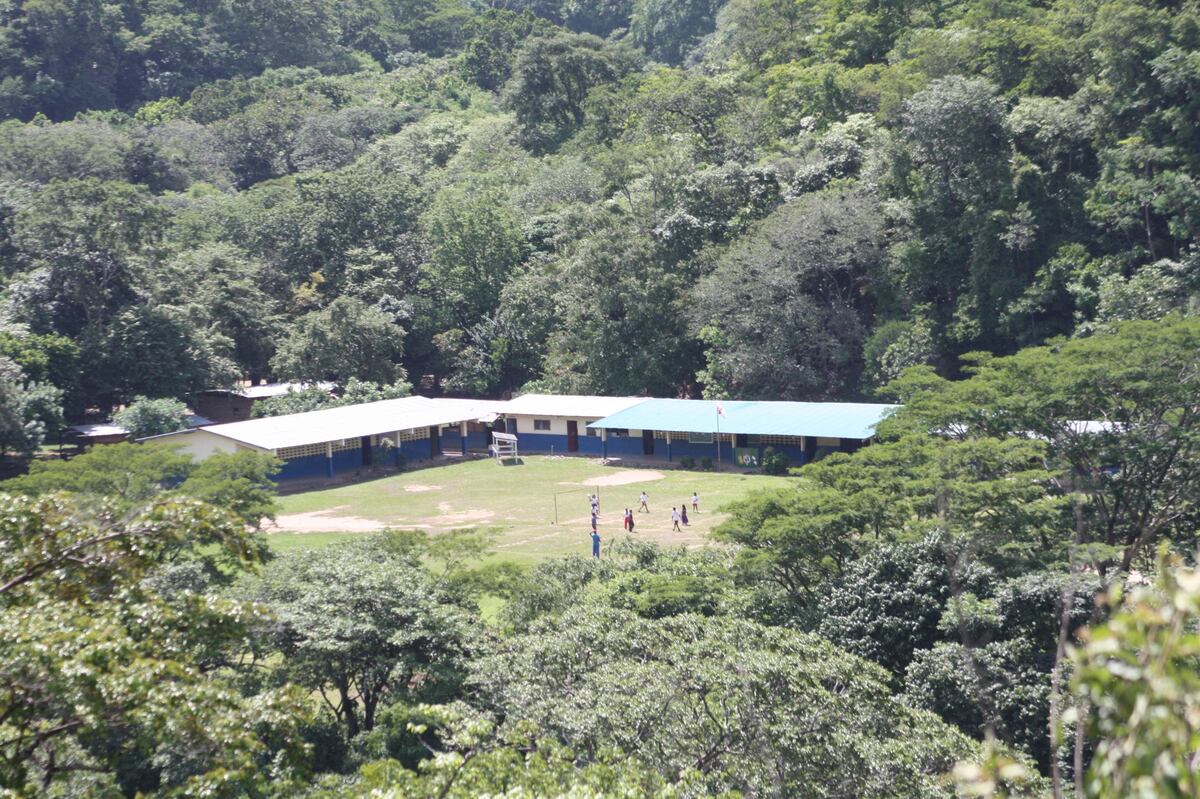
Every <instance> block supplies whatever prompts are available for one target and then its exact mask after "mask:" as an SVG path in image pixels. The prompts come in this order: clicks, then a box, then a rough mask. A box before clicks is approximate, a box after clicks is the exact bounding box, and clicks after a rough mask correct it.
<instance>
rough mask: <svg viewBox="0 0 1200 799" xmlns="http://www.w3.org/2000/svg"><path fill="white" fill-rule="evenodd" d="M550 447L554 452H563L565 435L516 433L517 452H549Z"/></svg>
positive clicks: (564, 450) (565, 447)
mask: <svg viewBox="0 0 1200 799" xmlns="http://www.w3.org/2000/svg"><path fill="white" fill-rule="evenodd" d="M551 447H553V448H554V453H555V454H556V455H557V454H559V453H565V452H566V451H567V437H566V436H554V435H550V434H549V433H518V434H517V451H518V452H530V453H533V452H549V451H550V449H551Z"/></svg>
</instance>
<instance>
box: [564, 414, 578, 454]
mask: <svg viewBox="0 0 1200 799" xmlns="http://www.w3.org/2000/svg"><path fill="white" fill-rule="evenodd" d="M578 451H579V422H577V421H575V420H574V419H568V420H567V452H578Z"/></svg>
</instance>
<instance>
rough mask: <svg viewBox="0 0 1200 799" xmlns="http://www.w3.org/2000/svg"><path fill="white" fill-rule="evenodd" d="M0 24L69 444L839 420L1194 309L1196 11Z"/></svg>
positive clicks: (30, 240)
mask: <svg viewBox="0 0 1200 799" xmlns="http://www.w3.org/2000/svg"><path fill="white" fill-rule="evenodd" d="M2 19H3V36H2V41H3V48H2V50H0V73H2V78H0V107H2V108H3V109H4V111H5V113H6V114H7V116H8V117H9V120H8V121H7V122H4V123H3V124H2V125H0V180H2V183H0V218H2V220H3V225H0V254H2V255H0V258H2V260H0V263H2V267H3V277H2V278H0V280H2V281H3V296H4V314H5V316H6V318H7V323H6V331H7V332H5V333H4V334H3V341H2V342H0V350H2V351H3V352H4V353H5V355H6V356H7V357H8V358H10V359H11V360H13V361H15V363H16V367H15V368H19V369H21V370H23V376H24V379H25V380H26V381H30V380H32V381H36V382H37V383H38V384H41V385H42V386H43V388H47V389H48V388H49V386H50V385H53V386H56V387H57V388H58V389H61V390H62V391H64V392H65V393H66V397H65V405H66V408H67V411H68V415H75V414H78V412H79V411H80V410H81V409H83V408H84V407H98V408H100V409H101V410H103V409H105V408H108V407H110V406H113V405H117V404H120V403H122V402H127V401H129V400H130V399H131V398H133V397H135V396H138V395H146V396H152V397H153V396H178V397H183V396H184V395H185V394H186V393H187V392H189V391H191V390H195V389H197V388H201V387H210V386H214V385H219V384H225V383H229V382H230V381H233V380H235V379H237V378H239V377H255V378H260V377H265V376H268V375H269V376H273V377H278V378H302V379H318V378H320V379H327V378H332V379H338V380H345V379H347V378H349V377H358V378H361V379H365V380H369V381H372V382H383V383H390V382H393V381H395V380H397V379H399V378H402V377H403V376H404V372H407V375H408V376H409V378H410V379H412V380H416V379H419V378H422V377H425V376H432V379H433V380H435V381H436V382H437V383H439V384H441V385H442V386H443V387H444V389H445V390H447V391H450V392H459V393H470V394H476V395H485V394H486V395H497V394H500V393H503V392H507V391H512V390H515V389H518V388H520V387H521V386H523V385H525V384H527V383H529V382H530V381H537V384H538V385H540V386H543V387H546V388H549V389H552V390H556V391H578V392H591V393H616V394H633V393H650V394H655V395H666V396H675V395H691V396H697V395H700V394H705V395H708V396H735V397H743V398H771V399H821V398H851V397H854V396H859V395H866V394H870V393H871V392H872V391H873V390H874V389H876V388H877V387H878V386H880V385H882V384H883V383H885V382H886V381H887V380H889V379H891V378H893V377H895V376H897V375H898V374H899V373H900V371H901V370H902V369H903V368H904V367H906V366H909V365H913V364H922V363H928V364H932V365H934V366H935V367H936V368H937V369H938V370H939V371H940V372H942V373H943V374H953V373H954V372H955V370H956V368H957V367H956V364H957V356H958V355H960V354H962V353H964V352H968V351H972V350H977V349H982V350H988V351H992V352H999V353H1005V352H1011V351H1014V350H1015V349H1016V348H1018V347H1020V346H1024V345H1029V344H1035V343H1039V342H1041V341H1043V340H1045V339H1046V338H1047V337H1051V336H1056V335H1062V334H1066V335H1071V334H1075V333H1086V332H1087V331H1090V330H1092V329H1094V328H1095V327H1096V326H1097V325H1104V324H1108V323H1110V322H1112V321H1114V320H1122V319H1133V318H1157V317H1160V316H1162V315H1163V314H1165V313H1167V312H1169V311H1172V310H1183V311H1185V312H1186V311H1189V310H1191V309H1192V308H1193V307H1194V301H1195V296H1196V292H1197V284H1198V278H1197V261H1196V255H1195V254H1194V252H1193V251H1192V250H1191V245H1192V244H1193V243H1194V240H1195V237H1196V234H1197V226H1198V225H1200V221H1198V220H1200V187H1198V185H1197V181H1196V174H1197V165H1198V163H1197V159H1198V158H1200V143H1198V141H1197V138H1196V137H1197V135H1198V134H1197V130H1200V125H1198V123H1200V116H1198V114H1200V105H1198V103H1200V100H1197V98H1198V97H1200V61H1198V60H1197V55H1196V50H1195V48H1196V46H1197V38H1198V37H1200V23H1198V20H1200V17H1198V14H1197V10H1196V7H1195V6H1194V5H1193V4H1172V3H1157V4H1156V3H1151V2H1143V3H1137V2H1129V1H1127V0H1121V1H1120V2H1110V3H1104V4H1097V3H1090V4H1089V3H1080V2H1077V1H1076V0H1061V1H1060V2H1056V3H1053V4H1040V3H1038V4H1035V3H1022V2H1005V3H981V2H962V3H957V2H940V3H888V4H875V3H866V2H855V1H853V0H851V1H850V2H840V1H838V2H835V1H834V0H811V2H809V1H805V2H798V1H797V0H785V1H783V2H781V1H780V0H731V1H730V2H728V3H727V4H725V5H723V6H716V5H714V4H712V3H709V2H702V1H700V0H689V2H666V1H665V0H636V2H633V3H632V4H630V3H628V2H624V0H615V1H612V2H604V3H600V2H597V3H594V4H592V3H588V2H580V1H579V0H567V2H565V3H563V4H562V5H557V4H555V3H554V2H542V1H541V0H530V2H529V3H528V4H522V2H521V1H520V0H512V2H510V3H508V4H507V5H505V6H503V7H494V8H478V7H474V6H468V5H464V4H460V3H458V2H456V0H440V1H439V2H427V3H419V2H404V3H402V2H394V1H393V0H354V1H353V2H333V0H256V2H252V3H250V2H245V3H244V2H198V3H182V2H170V1H164V2H159V1H158V0H155V1H154V2H149V1H148V0H128V1H127V2H120V3H106V4H101V3H98V2H92V0H38V1H37V2H33V1H30V2H15V3H10V4H9V5H8V6H7V7H6V8H5V9H4V11H3V15H2ZM5 363H8V362H7V361H5ZM6 370H7V371H6V374H8V375H9V376H8V377H7V378H6V380H7V381H8V383H9V384H13V383H15V382H20V377H19V375H18V374H17V373H16V372H15V371H14V367H13V365H12V364H9V366H8V367H6ZM12 390H13V391H15V389H12ZM33 404H34V405H36V404H37V403H36V402H35V403H33Z"/></svg>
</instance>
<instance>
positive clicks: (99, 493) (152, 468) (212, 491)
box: [4, 443, 280, 554]
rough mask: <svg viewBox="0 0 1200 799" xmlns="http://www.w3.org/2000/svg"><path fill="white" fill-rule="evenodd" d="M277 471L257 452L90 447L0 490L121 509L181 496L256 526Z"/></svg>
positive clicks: (268, 511) (268, 510)
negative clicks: (197, 456) (205, 454)
mask: <svg viewBox="0 0 1200 799" xmlns="http://www.w3.org/2000/svg"><path fill="white" fill-rule="evenodd" d="M279 467H280V461H279V459H277V458H275V457H274V456H272V455H269V454H266V453H260V452H237V453H228V454H226V453H217V454H215V455H213V456H212V457H210V458H207V459H206V460H204V461H203V462H201V463H198V464H197V463H193V462H192V459H191V456H189V455H183V454H181V453H180V452H179V451H178V450H177V449H175V448H173V447H172V446H170V445H169V444H162V443H158V444H129V443H122V444H109V445H106V446H100V447H93V448H92V449H91V450H89V451H88V452H85V453H84V454H82V455H78V456H76V457H74V458H72V459H71V460H69V461H60V460H52V461H41V462H37V463H34V464H33V465H32V466H31V467H30V469H29V473H28V474H25V475H22V476H20V477H16V478H13V479H11V480H7V481H5V484H4V487H5V488H6V489H8V490H9V491H11V492H13V493H17V494H26V495H30V496H42V495H46V494H52V493H56V492H69V493H71V494H74V495H76V496H77V498H78V499H79V500H80V501H82V502H89V501H105V502H109V503H113V504H115V505H117V506H120V507H122V508H132V507H136V506H137V505H138V504H140V503H143V502H147V501H149V500H152V499H155V498H156V497H162V496H187V497H193V498H195V499H200V500H203V501H205V502H209V503H211V504H212V505H214V506H216V507H219V508H224V509H225V510H227V511H229V512H230V513H232V514H233V515H234V517H235V518H237V519H240V520H241V521H242V522H243V523H245V524H248V525H251V526H253V527H255V528H257V527H258V526H259V524H260V523H261V521H262V519H263V518H264V517H266V518H273V517H274V513H275V497H274V493H273V489H274V488H275V483H274V481H273V477H274V476H275V474H276V473H277V472H278V471H279ZM259 544H260V547H261V546H262V542H259ZM260 554H261V553H260Z"/></svg>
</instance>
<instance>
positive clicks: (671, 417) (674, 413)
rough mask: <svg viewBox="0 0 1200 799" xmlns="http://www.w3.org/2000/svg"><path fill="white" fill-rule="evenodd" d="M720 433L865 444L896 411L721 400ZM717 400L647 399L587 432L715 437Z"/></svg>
mask: <svg viewBox="0 0 1200 799" xmlns="http://www.w3.org/2000/svg"><path fill="white" fill-rule="evenodd" d="M719 404H720V405H721V407H722V409H723V410H724V411H725V415H724V416H722V417H721V419H720V429H721V432H722V433H734V434H737V433H742V434H745V435H757V436H825V437H828V438H855V439H866V438H870V437H871V436H873V435H874V434H875V425H876V424H878V423H879V421H880V420H881V419H883V418H884V417H885V416H887V415H888V414H889V413H890V412H891V411H892V410H894V409H895V408H898V407H900V406H899V405H872V404H867V403H860V402H749V401H742V400H722V401H721V402H720V403H719ZM717 405H718V403H717V402H716V401H715V400H678V399H648V400H646V401H645V402H640V403H638V404H637V405H634V406H633V407H632V408H626V409H625V410H623V411H620V412H618V413H614V414H613V415H612V416H606V417H605V418H603V419H600V420H598V421H595V422H592V423H591V424H589V425H588V427H593V428H596V429H597V430H599V429H602V428H608V429H612V428H619V429H625V430H674V431H679V432H682V433H713V432H716V430H717Z"/></svg>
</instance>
